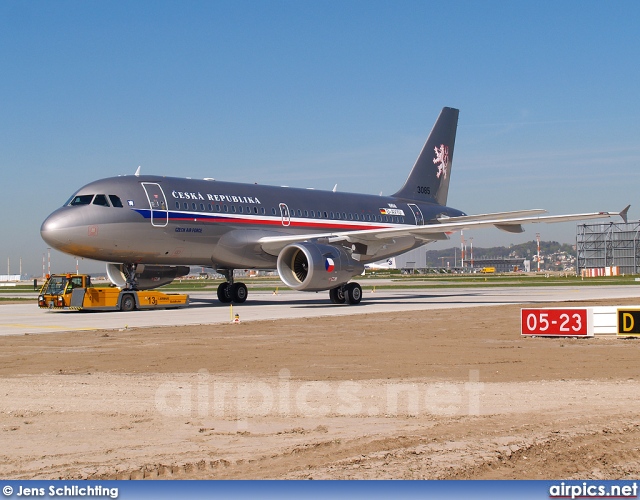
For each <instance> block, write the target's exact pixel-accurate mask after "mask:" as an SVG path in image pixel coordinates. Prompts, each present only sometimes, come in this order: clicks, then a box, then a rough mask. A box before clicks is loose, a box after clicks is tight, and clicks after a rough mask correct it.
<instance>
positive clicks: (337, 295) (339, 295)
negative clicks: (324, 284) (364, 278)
mask: <svg viewBox="0 0 640 500" xmlns="http://www.w3.org/2000/svg"><path fill="white" fill-rule="evenodd" d="M329 298H330V299H331V303H332V304H344V303H345V302H346V303H348V304H350V305H356V304H359V303H360V301H361V300H362V287H361V286H360V285H359V284H358V283H347V284H346V285H341V286H339V287H336V288H332V289H331V290H329Z"/></svg>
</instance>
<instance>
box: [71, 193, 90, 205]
mask: <svg viewBox="0 0 640 500" xmlns="http://www.w3.org/2000/svg"><path fill="white" fill-rule="evenodd" d="M91 200H93V195H92V194H82V195H78V196H74V197H73V199H72V200H71V202H70V203H69V205H71V206H72V207H75V206H77V205H90V204H91Z"/></svg>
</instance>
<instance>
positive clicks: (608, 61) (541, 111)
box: [0, 0, 640, 275]
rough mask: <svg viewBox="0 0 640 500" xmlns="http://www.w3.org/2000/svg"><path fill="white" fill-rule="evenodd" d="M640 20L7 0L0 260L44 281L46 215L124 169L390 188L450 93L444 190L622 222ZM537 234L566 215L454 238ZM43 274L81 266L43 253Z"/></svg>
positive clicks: (562, 237) (506, 239) (570, 10)
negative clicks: (452, 115) (451, 127)
mask: <svg viewBox="0 0 640 500" xmlns="http://www.w3.org/2000/svg"><path fill="white" fill-rule="evenodd" d="M638 19H640V3H638V2H633V1H626V2H625V1H619V2H611V3H605V2H596V1H562V2H557V1H554V2H546V1H535V2H534V1H531V2H519V1H508V2H507V1H505V2H492V1H483V2H476V1H458V2H443V1H437V2H431V1H419V2H409V1H405V2H402V1H400V2H398V1H389V2H381V1H374V0H368V1H317V2H311V1H302V0H298V1H255V2H254V1H233V2H221V1H218V2H216V1H203V2H196V1H192V2H181V1H172V2H166V1H153V2H146V1H139V2H128V1H127V2H124V1H122V2H119V1H110V2H106V1H105V2H99V1H83V2H80V1H57V2H44V1H29V2H27V1H22V2H14V1H10V0H8V1H7V0H5V1H3V2H1V3H0V92H1V96H2V98H1V99H0V138H1V139H0V175H1V185H2V196H1V197H0V200H1V201H0V203H1V208H2V213H3V215H4V216H3V217H2V220H1V221H0V234H1V235H2V236H1V240H0V241H1V243H0V274H2V273H5V272H6V262H7V258H10V259H11V272H12V273H14V272H16V273H17V271H18V260H19V259H20V258H22V262H23V273H25V274H36V275H38V274H41V272H42V254H43V253H44V252H45V251H46V244H45V243H44V242H43V241H42V240H41V238H40V234H39V229H40V224H41V223H42V221H43V220H44V218H45V217H46V216H47V215H48V214H49V213H50V212H52V211H53V210H55V209H56V208H57V207H59V206H60V205H61V204H62V203H64V202H65V201H66V200H67V199H68V198H69V196H70V195H71V194H73V192H74V191H75V190H76V189H77V188H79V187H80V186H82V185H84V184H86V183H88V182H90V181H92V180H95V179H98V178H102V177H108V176H112V175H119V174H132V173H134V172H135V170H136V168H137V167H138V165H141V166H142V171H143V173H147V174H160V175H174V176H184V177H194V178H197V177H215V178H217V179H224V180H229V181H239V182H244V181H247V182H259V183H261V184H276V185H291V186H299V187H315V188H317V189H331V188H332V187H333V185H334V184H336V183H337V184H338V189H339V190H341V191H353V192H364V193H372V194H377V193H379V192H380V191H382V192H383V193H385V194H390V193H392V192H394V191H395V190H397V189H398V188H399V187H400V186H401V185H402V183H403V182H404V180H405V177H406V175H407V174H408V172H409V169H410V168H411V166H412V165H413V162H414V160H415V158H416V156H417V155H418V153H419V151H420V149H421V147H422V145H423V143H424V140H425V138H426V136H427V135H428V133H429V131H430V130H431V127H432V125H433V122H434V121H435V118H436V117H437V114H438V113H439V111H440V109H441V108H442V107H443V106H452V107H457V108H459V109H460V110H461V111H460V121H459V126H458V136H457V140H456V150H455V158H454V161H453V170H452V180H451V187H450V192H449V200H448V203H449V205H451V206H453V207H456V208H459V209H462V210H464V211H466V212H467V213H484V212H492V211H502V210H517V209H524V208H545V209H547V210H548V211H549V212H550V213H552V214H561V213H574V212H583V211H599V210H620V209H622V208H623V207H624V206H625V205H626V204H628V203H631V204H632V207H631V210H630V212H629V215H630V219H632V220H637V219H638V217H639V216H640V204H639V203H637V202H636V199H635V198H636V192H637V190H638V186H639V185H640V182H639V181H640V169H638V165H639V164H640V119H639V116H640V98H639V96H638V89H639V88H640V64H638V61H639V60H640V37H638V27H637V20H638ZM537 231H539V232H540V233H541V237H542V239H543V240H558V241H561V242H573V241H575V224H573V223H571V224H562V225H534V226H528V228H527V232H526V233H524V234H523V235H510V234H506V233H501V232H499V231H498V230H493V229H490V230H482V231H479V230H478V231H473V232H470V233H469V234H468V235H466V236H467V237H468V236H473V237H474V247H480V246H493V245H495V244H509V243H520V242H523V241H527V240H530V239H534V238H535V233H536V232H537ZM465 234H466V233H465ZM453 243H454V244H456V245H457V244H459V237H458V236H454V238H453ZM440 246H442V244H441V243H440V244H438V246H434V248H438V247H440ZM52 267H53V269H54V270H56V271H63V270H68V269H75V259H73V258H72V257H69V256H64V255H62V254H58V253H57V252H54V253H53V254H52ZM63 268H64V269H63ZM80 269H81V270H91V271H94V270H95V269H102V265H100V266H98V267H97V268H96V267H95V265H94V266H93V267H92V266H91V265H90V263H89V262H82V261H81V263H80Z"/></svg>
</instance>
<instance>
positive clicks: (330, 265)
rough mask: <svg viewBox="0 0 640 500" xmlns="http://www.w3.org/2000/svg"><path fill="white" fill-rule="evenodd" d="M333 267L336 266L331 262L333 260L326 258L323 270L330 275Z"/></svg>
mask: <svg viewBox="0 0 640 500" xmlns="http://www.w3.org/2000/svg"><path fill="white" fill-rule="evenodd" d="M335 267H336V265H335V263H334V262H333V259H332V258H331V257H327V260H325V261H324V268H325V269H326V270H327V272H328V273H332V272H333V270H334V268H335Z"/></svg>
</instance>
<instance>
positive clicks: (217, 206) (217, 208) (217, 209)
mask: <svg viewBox="0 0 640 500" xmlns="http://www.w3.org/2000/svg"><path fill="white" fill-rule="evenodd" d="M219 211H220V205H218V204H216V212H219Z"/></svg>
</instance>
